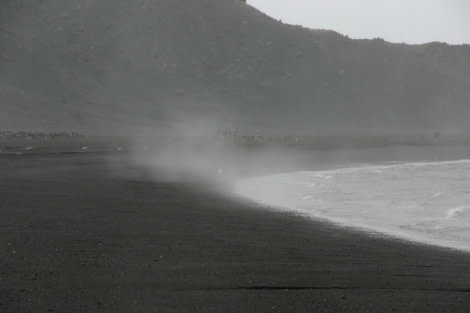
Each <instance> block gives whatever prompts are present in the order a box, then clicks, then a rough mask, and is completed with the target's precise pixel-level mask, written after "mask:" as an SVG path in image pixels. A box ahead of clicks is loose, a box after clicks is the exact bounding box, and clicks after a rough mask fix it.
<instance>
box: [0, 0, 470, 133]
mask: <svg viewBox="0 0 470 313" xmlns="http://www.w3.org/2000/svg"><path fill="white" fill-rule="evenodd" d="M469 87H470V46H469V45H463V46H449V45H445V44H440V43H430V44H427V45H414V46H410V45H404V44H391V43H387V42H385V41H383V40H380V39H375V40H351V39H349V38H347V37H344V36H342V35H340V34H337V33H335V32H333V31H323V30H310V29H305V28H302V27H298V26H289V25H284V24H282V23H281V22H278V21H275V20H273V19H271V18H269V17H268V16H266V15H264V14H262V13H261V12H259V11H257V10H256V9H254V8H252V7H250V6H249V5H247V4H245V3H244V2H243V1H239V0H198V1H193V0H172V1H166V0H156V1H155V0H154V1H152V0H136V1H132V2H129V1H124V0H116V1H112V2H103V1H96V0H88V1H83V0H81V1H79V0H70V1H53V0H43V1H33V0H4V1H2V3H1V4H0V105H1V107H0V111H1V112H0V113H1V114H0V128H1V129H35V130H36V129H41V130H75V131H87V132H108V133H117V132H123V131H130V130H138V129H163V130H168V129H171V127H172V126H173V125H175V123H176V124H178V123H179V122H184V121H186V120H187V119H188V117H196V118H198V117H200V118H203V119H204V120H207V119H209V120H212V121H217V123H220V124H222V125H223V128H237V129H249V130H257V131H265V132H270V131H271V132H272V131H276V132H304V133H306V132H314V131H341V130H365V129H374V130H377V131H379V130H380V131H396V130H404V129H407V130H410V131H411V130H419V131H421V130H435V129H444V130H449V129H451V130H469V129H468V126H467V124H468V122H467V119H468V117H469V116H470V107H469V104H468V99H470V88H469Z"/></svg>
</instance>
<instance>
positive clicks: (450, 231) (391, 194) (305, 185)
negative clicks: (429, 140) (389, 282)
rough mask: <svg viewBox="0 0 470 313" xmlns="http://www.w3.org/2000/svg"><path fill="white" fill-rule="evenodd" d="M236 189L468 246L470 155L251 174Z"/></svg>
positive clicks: (314, 213)
mask: <svg viewBox="0 0 470 313" xmlns="http://www.w3.org/2000/svg"><path fill="white" fill-rule="evenodd" d="M235 192H236V193H237V194H239V195H241V196H244V197H247V198H249V199H252V200H254V201H257V202H260V203H262V204H265V205H268V206H271V207H276V208H280V209H283V210H290V211H295V212H299V213H302V214H304V215H308V216H311V217H315V218H324V219H328V220H330V221H333V222H335V223H339V224H344V225H348V226H353V227H359V228H364V229H368V230H374V231H377V232H381V233H385V234H389V235H393V236H398V237H401V238H406V239H409V240H414V241H420V242H426V243H431V244H436V245H442V246H447V247H453V248H457V249H463V250H467V251H470V160H461V161H449V162H420V163H401V164H386V165H365V166H355V167H346V168H338V169H333V170H328V171H315V172H312V171H305V172H295V173H289V174H278V175H270V176H264V177H255V178H249V179H245V180H242V181H240V182H238V183H237V184H236V186H235Z"/></svg>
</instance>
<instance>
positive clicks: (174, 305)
mask: <svg viewBox="0 0 470 313" xmlns="http://www.w3.org/2000/svg"><path fill="white" fill-rule="evenodd" d="M110 154H116V152H113V153H109V152H100V153H98V152H96V153H77V154H59V153H43V154H25V155H15V154H4V155H0V210H1V211H0V212H1V214H0V312H5V313H6V312H12V313H13V312H15V313H18V312H469V311H470V254H468V253H462V252H458V251H452V250H447V249H442V248H435V247H430V246H423V245H418V244H411V243H405V242H400V241H398V240H393V239H384V238H377V237H370V236H367V235H364V234H361V233H357V232H354V231H349V230H344V229H340V228H337V227H335V226H333V225H328V224H325V223H319V222H315V221H312V220H307V219H304V218H301V217H298V216H295V215H292V214H289V213H281V212H272V211H268V210H265V209H263V208H262V207H259V206H257V205H254V204H249V203H246V202H244V201H242V200H238V199H236V198H234V197H232V196H230V195H222V194H220V193H216V192H214V191H213V190H212V189H211V188H209V187H204V188H202V187H199V186H197V184H193V183H181V182H156V181H153V180H151V179H149V178H148V176H147V175H146V173H145V170H144V169H141V168H137V167H135V168H134V167H131V166H130V165H127V164H126V163H122V164H121V163H110V162H109V161H108V160H109V158H108V157H109V155H110Z"/></svg>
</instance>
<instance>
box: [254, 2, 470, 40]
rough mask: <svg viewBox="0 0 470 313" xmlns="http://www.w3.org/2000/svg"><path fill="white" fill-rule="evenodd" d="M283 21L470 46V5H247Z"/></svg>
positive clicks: (350, 32) (346, 32) (371, 35)
mask: <svg viewBox="0 0 470 313" xmlns="http://www.w3.org/2000/svg"><path fill="white" fill-rule="evenodd" d="M247 3H248V4H250V5H252V6H254V7H256V8H258V9H259V10H260V11H263V12H264V13H266V14H268V15H270V16H272V17H274V18H276V19H281V20H282V22H284V23H288V24H294V25H302V26H304V27H309V28H315V29H331V30H335V31H337V32H338V33H340V34H343V35H347V36H349V37H350V38H353V39H359V38H369V39H372V38H376V37H380V38H382V39H385V40H386V41H390V42H396V43H401V42H405V43H409V44H421V43H426V42H432V41H441V42H447V43H449V44H462V43H467V44H470V0H247Z"/></svg>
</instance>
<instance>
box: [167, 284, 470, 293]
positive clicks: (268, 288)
mask: <svg viewBox="0 0 470 313" xmlns="http://www.w3.org/2000/svg"><path fill="white" fill-rule="evenodd" d="M361 289H362V290H408V291H436V292H469V293H470V288H447V289H446V288H435V289H433V288H429V289H427V288H398V287H394V288H363V287H341V286H330V287H326V286H323V287H322V286H247V287H243V286H242V287H227V288H223V287H221V288H198V289H177V290H176V291H224V290H267V291H269V290H273V291H276V290H286V291H289V290H361Z"/></svg>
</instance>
